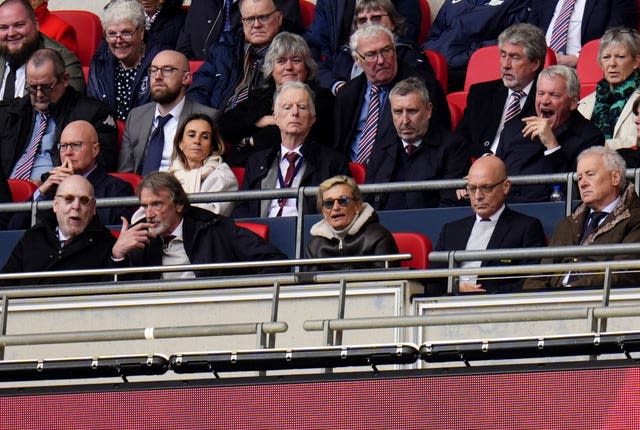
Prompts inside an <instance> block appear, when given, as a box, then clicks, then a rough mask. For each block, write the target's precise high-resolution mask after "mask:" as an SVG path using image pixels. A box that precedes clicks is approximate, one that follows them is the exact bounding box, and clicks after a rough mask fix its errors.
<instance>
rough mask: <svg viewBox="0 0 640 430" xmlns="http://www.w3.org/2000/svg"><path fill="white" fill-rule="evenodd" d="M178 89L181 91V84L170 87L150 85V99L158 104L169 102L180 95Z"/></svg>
mask: <svg viewBox="0 0 640 430" xmlns="http://www.w3.org/2000/svg"><path fill="white" fill-rule="evenodd" d="M180 91H182V86H180V87H178V88H176V89H171V88H167V87H164V88H154V87H151V100H153V101H154V102H156V103H160V104H167V103H171V102H172V101H174V100H176V99H177V98H178V97H179V96H180Z"/></svg>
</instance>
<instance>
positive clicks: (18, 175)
mask: <svg viewBox="0 0 640 430" xmlns="http://www.w3.org/2000/svg"><path fill="white" fill-rule="evenodd" d="M38 115H40V125H39V126H38V129H37V130H36V132H35V134H34V135H33V139H31V142H30V143H29V146H28V147H27V149H26V151H25V152H24V154H22V157H20V159H19V160H18V162H17V163H16V167H15V168H14V169H13V175H12V176H11V177H12V178H13V179H29V178H31V169H32V168H33V161H34V158H35V156H36V153H37V152H38V149H39V148H40V144H41V143H42V138H43V137H44V133H45V131H46V130H47V125H48V122H49V121H48V120H49V115H48V114H46V113H44V112H40V113H39V114H38Z"/></svg>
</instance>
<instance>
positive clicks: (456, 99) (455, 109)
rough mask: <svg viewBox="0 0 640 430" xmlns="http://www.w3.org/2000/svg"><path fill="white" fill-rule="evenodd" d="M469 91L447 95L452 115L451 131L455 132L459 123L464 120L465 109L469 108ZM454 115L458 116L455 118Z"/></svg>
mask: <svg viewBox="0 0 640 430" xmlns="http://www.w3.org/2000/svg"><path fill="white" fill-rule="evenodd" d="M468 94H469V93H468V92H467V91H456V92H453V93H449V94H447V104H448V105H449V113H450V114H451V129H452V130H455V129H456V126H457V125H458V122H460V120H461V119H462V115H463V114H464V109H465V108H466V107H467V95H468ZM454 115H458V116H457V117H454Z"/></svg>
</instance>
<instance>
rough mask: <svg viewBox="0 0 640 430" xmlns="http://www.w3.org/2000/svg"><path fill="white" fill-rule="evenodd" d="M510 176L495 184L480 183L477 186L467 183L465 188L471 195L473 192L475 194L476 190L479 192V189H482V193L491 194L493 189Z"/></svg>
mask: <svg viewBox="0 0 640 430" xmlns="http://www.w3.org/2000/svg"><path fill="white" fill-rule="evenodd" d="M507 179H508V178H504V179H503V180H501V181H500V182H496V183H495V184H493V185H480V186H475V185H469V184H467V185H465V187H464V189H465V190H466V191H467V194H469V195H471V194H475V193H476V192H478V190H480V191H481V192H482V194H489V193H490V192H492V191H493V190H495V188H496V187H497V186H498V185H500V184H502V183H503V182H504V181H506V180H507Z"/></svg>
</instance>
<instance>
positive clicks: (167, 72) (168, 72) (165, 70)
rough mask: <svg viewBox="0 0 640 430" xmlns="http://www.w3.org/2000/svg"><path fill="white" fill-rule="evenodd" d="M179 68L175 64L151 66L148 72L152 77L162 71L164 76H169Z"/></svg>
mask: <svg viewBox="0 0 640 430" xmlns="http://www.w3.org/2000/svg"><path fill="white" fill-rule="evenodd" d="M178 70H180V69H179V68H178V67H173V66H162V67H157V66H149V68H148V69H147V73H148V74H149V76H150V77H154V76H155V75H156V73H158V72H160V74H161V75H162V77H163V78H168V77H170V76H171V75H173V74H174V73H175V72H176V71H178ZM180 71H181V72H186V70H180Z"/></svg>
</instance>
